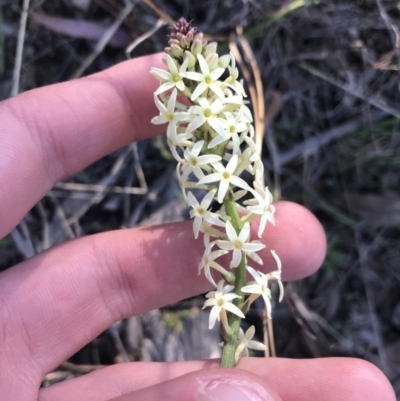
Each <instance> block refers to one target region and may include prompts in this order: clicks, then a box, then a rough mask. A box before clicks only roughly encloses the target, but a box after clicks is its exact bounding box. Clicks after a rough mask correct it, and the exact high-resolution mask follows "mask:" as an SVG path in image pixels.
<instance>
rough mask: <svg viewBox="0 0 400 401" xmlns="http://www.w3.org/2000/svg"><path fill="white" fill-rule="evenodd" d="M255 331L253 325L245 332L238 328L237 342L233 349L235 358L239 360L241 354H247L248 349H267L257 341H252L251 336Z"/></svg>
mask: <svg viewBox="0 0 400 401" xmlns="http://www.w3.org/2000/svg"><path fill="white" fill-rule="evenodd" d="M255 332H256V328H255V327H254V326H250V327H249V328H248V329H247V330H246V333H244V332H243V330H242V329H239V336H238V344H237V346H236V351H235V360H236V361H239V359H240V357H241V355H242V354H244V355H245V356H249V349H254V350H256V351H267V350H268V347H267V346H266V345H265V344H263V343H260V342H258V341H254V340H253V339H252V338H253V337H254V334H255Z"/></svg>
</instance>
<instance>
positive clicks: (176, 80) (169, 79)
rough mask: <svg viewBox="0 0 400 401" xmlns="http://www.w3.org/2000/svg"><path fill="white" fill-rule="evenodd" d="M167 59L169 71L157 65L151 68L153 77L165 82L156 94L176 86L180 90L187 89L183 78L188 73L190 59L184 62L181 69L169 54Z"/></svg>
mask: <svg viewBox="0 0 400 401" xmlns="http://www.w3.org/2000/svg"><path fill="white" fill-rule="evenodd" d="M165 61H166V63H167V66H168V69H169V71H165V70H162V69H161V68H155V67H153V68H151V69H150V74H151V75H153V77H154V78H156V79H157V80H159V81H161V82H163V84H162V85H161V86H160V87H159V88H158V89H157V90H156V91H155V92H154V93H155V94H156V95H159V94H160V93H162V92H165V91H167V90H169V89H172V88H175V87H176V88H178V89H179V90H180V91H183V90H185V84H184V83H183V80H182V78H184V76H185V75H184V74H185V73H186V69H187V66H188V63H189V60H185V61H184V62H183V64H182V65H181V66H180V67H179V70H178V68H177V66H176V64H175V62H174V60H173V59H172V57H171V56H170V55H169V54H167V55H166V56H165Z"/></svg>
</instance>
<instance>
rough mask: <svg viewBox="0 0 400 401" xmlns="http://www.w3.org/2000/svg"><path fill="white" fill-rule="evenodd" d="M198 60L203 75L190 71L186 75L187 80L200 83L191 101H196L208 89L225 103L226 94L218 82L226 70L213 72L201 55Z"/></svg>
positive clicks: (216, 69) (221, 69)
mask: <svg viewBox="0 0 400 401" xmlns="http://www.w3.org/2000/svg"><path fill="white" fill-rule="evenodd" d="M197 60H198V61H199V66H200V70H201V74H200V73H199V72H189V71H188V72H185V73H184V77H185V78H188V79H191V80H193V81H198V82H200V83H199V84H198V85H197V87H196V89H195V90H194V92H193V93H192V96H191V98H190V99H191V100H192V101H194V100H196V99H197V98H198V97H199V96H200V95H201V94H203V93H204V92H205V91H206V90H207V89H211V90H212V91H213V92H214V93H215V94H216V95H217V96H218V97H219V98H220V99H221V100H222V101H223V100H224V98H225V96H224V92H223V91H222V89H221V88H220V86H219V84H218V83H217V82H218V78H219V77H220V76H221V75H222V74H223V73H224V71H225V69H224V68H215V69H214V70H213V71H210V68H209V66H208V64H207V62H206V60H205V59H204V57H203V56H202V55H201V54H200V53H199V54H198V55H197Z"/></svg>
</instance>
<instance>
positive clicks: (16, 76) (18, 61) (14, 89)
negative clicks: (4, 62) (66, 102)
mask: <svg viewBox="0 0 400 401" xmlns="http://www.w3.org/2000/svg"><path fill="white" fill-rule="evenodd" d="M29 3H30V0H24V2H23V3H22V12H21V21H20V24H19V31H18V42H17V51H16V55H15V65H14V71H13V80H12V86H11V93H10V95H11V96H15V95H18V92H19V81H20V77H21V66H22V54H23V51H24V41H25V32H26V21H27V19H28V11H29Z"/></svg>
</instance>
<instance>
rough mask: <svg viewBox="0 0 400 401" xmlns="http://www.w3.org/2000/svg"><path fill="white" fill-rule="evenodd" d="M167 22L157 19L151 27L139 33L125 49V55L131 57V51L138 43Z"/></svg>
mask: <svg viewBox="0 0 400 401" xmlns="http://www.w3.org/2000/svg"><path fill="white" fill-rule="evenodd" d="M166 24H167V22H166V21H164V20H162V19H159V20H158V21H157V22H156V24H155V25H154V26H153V28H151V29H150V30H148V31H147V32H145V33H144V34H143V35H140V36H139V37H138V38H136V39H135V40H134V41H133V42H132V43H131V44H130V45H129V46H128V47H127V48H126V50H125V53H126V56H127V57H128V58H130V57H131V53H132V51H133V50H134V49H135V48H136V47H137V46H138V45H140V43H142V42H144V41H145V40H147V39H148V38H150V37H151V36H152V35H154V34H155V33H156V32H157V31H158V30H159V29H160V28H161V27H163V26H164V25H166Z"/></svg>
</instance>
